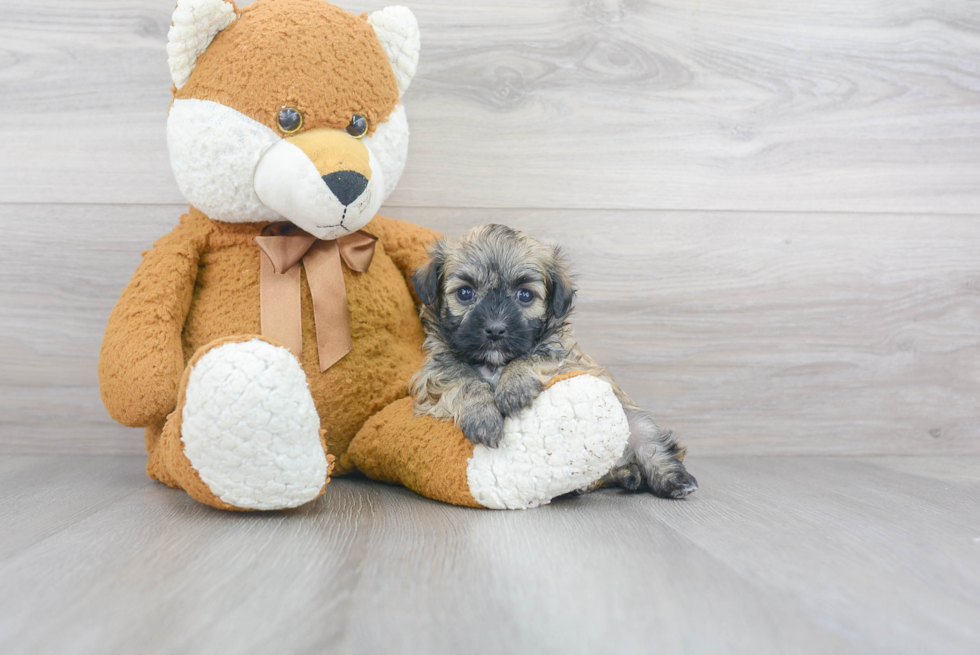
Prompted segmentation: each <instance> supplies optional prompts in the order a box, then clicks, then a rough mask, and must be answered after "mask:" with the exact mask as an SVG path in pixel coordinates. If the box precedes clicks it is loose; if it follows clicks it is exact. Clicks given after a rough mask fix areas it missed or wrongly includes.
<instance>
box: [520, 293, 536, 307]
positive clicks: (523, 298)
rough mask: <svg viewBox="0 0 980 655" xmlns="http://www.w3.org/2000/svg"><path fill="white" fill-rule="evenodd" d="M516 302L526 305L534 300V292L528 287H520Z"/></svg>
mask: <svg viewBox="0 0 980 655" xmlns="http://www.w3.org/2000/svg"><path fill="white" fill-rule="evenodd" d="M517 302H519V303H521V304H523V305H528V304H530V303H532V302H534V292H533V291H531V290H530V289H520V290H518V292H517Z"/></svg>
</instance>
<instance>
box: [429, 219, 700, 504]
mask: <svg viewBox="0 0 980 655" xmlns="http://www.w3.org/2000/svg"><path fill="white" fill-rule="evenodd" d="M429 254H430V260H429V262H427V263H426V264H424V265H423V266H421V267H420V268H419V269H418V270H417V271H416V273H415V275H414V277H413V279H412V282H413V284H414V286H415V292H416V293H417V294H418V297H419V299H420V300H421V301H422V303H423V306H422V325H423V326H424V328H425V333H426V340H425V350H426V354H427V358H426V361H425V364H424V365H423V367H422V370H421V371H419V373H418V374H417V375H416V376H415V378H414V379H413V380H412V393H413V395H414V396H415V410H416V412H417V413H419V414H427V415H429V416H434V417H437V418H443V419H453V420H454V421H455V422H456V424H457V425H458V426H459V427H460V429H461V430H462V431H463V434H465V435H466V437H467V438H468V439H469V440H470V441H472V442H473V443H475V444H483V445H485V446H488V447H491V448H493V447H496V446H497V445H498V444H499V443H500V439H501V438H502V437H503V425H504V418H505V417H507V416H510V415H511V414H515V413H517V412H519V411H520V410H522V409H523V408H525V407H527V406H528V405H530V404H531V402H532V401H533V400H534V399H535V397H537V395H538V394H539V393H541V391H542V389H543V388H544V384H545V383H546V382H547V381H548V380H550V379H551V378H552V377H554V376H555V375H558V374H560V373H563V372H566V371H571V370H584V371H587V372H589V373H591V374H593V375H596V376H597V377H599V378H601V379H603V380H605V381H606V382H609V383H610V384H611V385H612V387H613V389H614V390H615V392H616V396H617V397H618V398H619V401H620V402H621V403H622V405H623V409H624V410H625V412H626V416H627V419H628V420H629V426H630V438H629V445H628V446H627V448H626V451H625V452H624V453H623V456H622V458H621V459H620V461H619V462H618V463H617V464H616V467H615V468H614V469H613V471H612V472H610V473H609V474H608V475H607V476H606V477H605V478H603V479H602V480H600V481H599V482H598V483H596V484H595V485H593V486H592V487H590V489H588V490H592V489H596V488H598V487H602V486H611V485H618V486H622V487H624V488H626V489H629V490H632V491H635V490H638V489H640V488H642V487H645V488H646V489H648V490H650V491H651V492H653V493H655V494H657V495H658V496H663V497H668V498H683V497H684V496H687V495H688V494H690V493H692V492H693V491H694V490H696V489H697V487H698V484H697V481H696V480H695V479H694V477H693V476H692V475H691V474H690V473H688V472H687V470H686V469H685V468H684V465H683V464H682V463H681V460H683V458H684V448H683V447H681V446H680V445H679V444H678V443H677V441H676V440H675V439H674V437H673V436H672V434H671V433H670V432H669V431H666V430H661V429H660V428H658V427H657V425H656V423H654V421H653V419H652V418H651V417H650V415H649V414H648V413H647V412H645V411H643V410H642V409H640V408H639V407H637V406H636V404H635V403H634V402H633V401H632V400H630V398H629V397H628V396H627V395H626V394H625V393H624V392H623V390H622V389H620V388H619V385H617V384H616V382H615V381H614V380H613V379H612V377H611V376H610V375H609V372H608V371H606V369H605V368H603V367H601V366H599V365H598V364H597V363H596V362H595V361H593V360H592V359H591V358H590V357H588V356H587V355H586V354H585V353H583V352H582V351H581V350H579V348H578V346H577V345H576V344H575V343H574V341H572V335H571V327H570V325H569V322H568V321H569V315H570V314H571V311H572V302H573V299H574V296H575V288H574V286H573V285H572V281H571V278H570V277H569V274H568V271H567V267H566V265H565V262H564V259H563V257H562V255H561V252H560V251H559V250H558V249H557V248H552V247H548V246H544V245H542V244H541V243H539V242H537V241H535V240H534V239H532V238H530V237H528V236H527V235H525V234H523V233H521V232H518V231H516V230H513V229H511V228H509V227H506V226H503V225H483V226H480V227H476V228H473V229H472V230H470V231H469V232H467V233H466V234H464V235H463V236H462V237H460V238H459V239H457V240H442V241H439V242H437V243H436V244H435V245H434V246H433V247H432V249H431V250H430V253H429Z"/></svg>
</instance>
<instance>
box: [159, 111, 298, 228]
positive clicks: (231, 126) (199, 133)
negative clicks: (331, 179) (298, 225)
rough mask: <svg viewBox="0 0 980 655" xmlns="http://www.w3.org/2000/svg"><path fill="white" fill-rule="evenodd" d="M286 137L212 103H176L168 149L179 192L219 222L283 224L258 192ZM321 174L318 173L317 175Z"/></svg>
mask: <svg viewBox="0 0 980 655" xmlns="http://www.w3.org/2000/svg"><path fill="white" fill-rule="evenodd" d="M278 143H284V142H283V140H282V137H280V136H279V134H277V133H276V132H275V131H273V130H271V129H269V128H268V127H266V126H265V125H262V124H261V123H258V122H256V121H254V120H252V119H251V118H249V117H248V116H246V115H244V114H242V113H240V112H237V111H235V110H234V109H231V108H230V107H225V106H224V105H222V104H219V103H217V102H213V101H211V100H197V99H195V98H188V99H186V100H175V101H174V104H173V105H172V106H171V107H170V114H169V115H168V116H167V149H168V150H169V151H170V167H171V168H172V169H173V171H174V177H175V178H176V179H177V187H178V188H179V189H180V192H181V193H182V194H183V195H184V197H185V198H187V200H188V201H189V202H190V203H191V204H193V205H194V206H195V207H197V208H198V209H200V210H201V211H202V212H203V213H204V214H206V215H207V216H209V217H211V218H213V219H215V220H217V221H227V222H229V223H246V222H252V221H277V220H281V218H280V215H279V213H278V212H277V211H275V210H274V209H271V208H270V207H268V206H267V205H265V204H264V203H263V202H262V201H261V200H260V199H259V196H258V194H257V193H256V192H255V182H254V178H255V169H256V167H257V166H258V164H259V161H260V160H261V159H262V158H263V156H264V155H265V154H266V152H267V151H268V150H269V149H270V148H272V147H273V146H275V145H276V144H278ZM314 172H315V171H314Z"/></svg>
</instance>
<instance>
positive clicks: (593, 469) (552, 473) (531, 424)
mask: <svg viewBox="0 0 980 655" xmlns="http://www.w3.org/2000/svg"><path fill="white" fill-rule="evenodd" d="M628 438H629V425H628V423H627V421H626V414H625V413H624V412H623V408H622V405H620V404H619V401H618V400H616V396H615V394H614V393H613V391H612V388H611V387H610V386H609V384H608V383H606V382H604V381H602V380H600V379H598V378H595V377H592V376H590V375H588V374H586V373H584V372H582V371H572V372H569V373H564V374H562V375H560V376H556V377H555V378H554V379H553V380H551V381H550V382H549V383H548V384H547V385H546V387H545V390H544V392H543V393H542V394H541V395H540V396H539V397H538V398H537V399H536V400H535V402H534V404H533V405H531V407H528V408H527V409H525V410H524V411H523V412H521V413H520V414H519V415H518V416H512V417H509V418H507V420H506V421H505V423H504V439H503V441H502V442H501V444H500V446H499V447H497V448H487V447H486V446H474V445H473V444H472V443H470V442H469V441H467V439H466V437H464V436H463V435H462V433H460V431H459V430H458V429H457V428H456V427H455V425H454V424H453V422H452V421H444V420H439V419H435V418H432V417H430V416H416V415H415V413H414V403H413V401H412V399H411V398H405V399H403V400H399V401H396V402H394V403H392V404H391V405H389V406H388V407H385V408H384V409H383V410H381V411H380V412H379V413H378V414H376V415H375V416H373V417H371V418H370V419H369V420H368V422H367V423H366V424H365V425H364V427H363V428H362V429H361V431H360V432H358V434H357V436H356V437H355V438H354V441H352V442H351V445H350V450H349V454H350V457H351V460H352V461H353V462H354V464H355V465H356V466H357V468H358V469H359V470H360V471H362V472H363V473H364V474H365V475H367V476H368V477H370V478H371V479H373V480H378V481H380V482H387V483H390V484H400V485H403V486H405V487H408V488H409V489H411V490H413V491H415V492H416V493H419V494H421V495H423V496H426V497H428V498H433V499H435V500H441V501H443V502H446V503H452V504H453V505H463V506H466V507H485V508H490V509H528V508H532V507H537V506H539V505H544V504H547V503H549V502H551V499H552V498H554V497H556V496H560V495H562V494H566V493H569V492H571V491H575V490H576V489H581V488H583V487H587V486H588V485H590V484H591V483H593V482H595V481H596V480H598V479H599V478H601V477H602V476H603V475H605V474H606V473H607V472H608V471H609V469H611V468H612V467H613V465H614V464H615V463H616V460H617V459H619V457H620V455H622V453H623V450H624V449H625V447H626V441H627V439H628Z"/></svg>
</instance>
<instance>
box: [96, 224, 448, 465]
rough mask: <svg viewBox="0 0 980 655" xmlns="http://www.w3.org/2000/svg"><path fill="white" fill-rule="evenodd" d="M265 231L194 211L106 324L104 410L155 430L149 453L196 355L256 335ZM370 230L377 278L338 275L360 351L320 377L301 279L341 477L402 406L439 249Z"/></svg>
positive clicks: (423, 240)
mask: <svg viewBox="0 0 980 655" xmlns="http://www.w3.org/2000/svg"><path fill="white" fill-rule="evenodd" d="M265 225H266V223H236V224H231V223H222V222H219V221H214V220H211V219H209V218H208V217H206V216H204V215H203V214H201V213H200V212H199V211H197V210H195V209H194V208H191V211H190V212H189V213H187V214H185V215H184V216H183V217H182V218H181V222H180V225H178V226H177V227H176V228H175V229H174V230H173V231H172V232H171V233H170V234H168V235H167V236H165V237H163V238H161V239H160V240H159V241H157V243H156V244H155V245H154V247H153V250H151V251H149V252H147V253H145V255H144V258H143V262H142V263H141V264H140V266H139V267H138V268H137V270H136V273H134V275H133V278H132V280H131V281H130V283H129V285H128V286H127V288H126V290H125V291H124V292H123V295H122V297H121V298H120V300H119V302H118V303H117V305H116V307H115V308H114V309H113V312H112V314H111V315H110V318H109V325H108V327H107V329H106V335H105V339H104V340H103V345H102V354H101V357H100V360H99V379H100V383H101V389H102V398H103V401H104V402H105V405H106V408H107V409H108V410H109V413H110V415H112V417H113V418H115V419H116V420H118V421H119V422H121V423H123V424H125V425H130V426H139V427H148V428H150V432H149V433H148V441H150V442H152V441H153V440H154V439H153V432H154V431H156V430H159V429H160V428H159V423H160V422H161V421H163V420H164V419H165V418H166V416H167V415H168V414H169V413H170V412H171V411H173V409H174V408H175V407H176V405H177V401H178V393H177V391H178V385H179V381H180V378H181V375H182V374H183V371H184V368H185V363H186V362H187V361H189V359H190V358H191V357H192V356H193V355H194V353H196V352H197V350H198V349H199V348H201V347H202V346H204V345H206V344H209V343H210V342H212V341H214V340H215V339H220V338H225V337H229V336H235V335H254V334H259V333H260V332H261V320H260V312H259V269H260V260H259V249H258V247H257V246H256V245H255V244H254V243H253V242H252V238H254V237H256V236H259V235H260V234H261V231H262V228H263V227H264V226H265ZM365 229H366V230H367V231H368V232H370V233H372V234H374V235H375V236H377V237H378V244H377V247H376V250H375V256H374V260H373V261H372V263H371V268H370V270H369V271H368V272H367V273H356V272H352V271H351V270H350V269H348V268H347V267H346V266H345V267H344V269H343V274H344V283H345V285H346V289H347V298H348V307H349V310H350V325H351V338H352V341H353V349H352V350H351V352H350V353H349V354H348V355H347V356H346V357H344V358H343V359H341V360H340V361H339V362H337V363H336V364H334V365H333V366H332V367H331V368H330V369H329V370H327V371H326V372H323V373H321V372H320V370H319V361H318V358H317V346H316V328H315V325H314V322H313V308H312V301H311V298H310V289H309V284H308V282H307V280H306V274H305V271H304V272H303V273H302V278H301V291H302V323H303V353H304V354H303V360H302V362H301V364H302V367H303V370H304V371H306V374H307V378H308V381H309V387H310V392H311V393H312V395H313V399H314V401H315V403H316V408H317V412H318V413H319V415H320V417H321V419H322V427H323V429H324V430H325V436H326V442H327V447H328V452H330V453H331V454H333V455H334V456H336V457H337V458H338V462H337V473H338V474H339V473H346V472H349V471H351V470H352V468H353V466H352V464H351V462H350V458H349V457H348V456H347V446H348V444H349V443H350V441H351V439H353V437H354V435H355V434H356V433H357V431H358V430H359V429H360V428H361V426H363V425H364V422H365V421H366V420H367V419H368V418H369V417H370V416H372V415H374V414H375V413H377V412H378V411H379V410H380V409H382V408H383V407H385V406H386V405H388V404H390V403H391V402H393V401H395V400H397V399H399V398H403V397H405V396H406V395H407V393H408V381H409V379H410V378H411V376H412V375H413V374H414V373H415V371H417V370H418V368H419V367H420V366H421V364H422V352H421V347H422V339H423V337H422V326H421V323H420V321H419V318H418V311H417V309H416V306H415V303H414V301H413V298H412V295H411V292H410V291H409V284H408V279H409V277H410V276H411V274H412V273H413V272H414V270H415V268H416V267H417V266H418V265H420V264H421V263H422V262H423V261H424V260H425V258H426V254H425V247H426V245H428V244H429V243H430V242H432V241H433V240H434V239H435V238H436V234H435V233H434V232H432V231H430V230H427V229H425V228H422V227H418V226H415V225H412V224H409V223H403V222H401V221H395V220H392V219H389V218H385V217H382V216H376V217H375V218H374V220H372V221H371V222H370V223H368V225H367V227H366V228H365ZM192 300H193V302H192ZM153 447H154V445H153V444H152V443H151V444H150V448H151V450H152V449H153Z"/></svg>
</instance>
